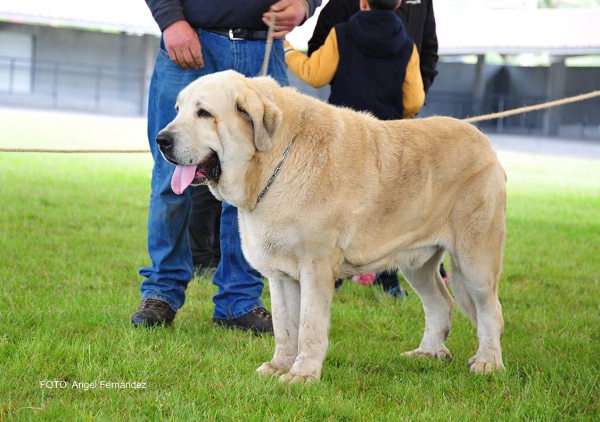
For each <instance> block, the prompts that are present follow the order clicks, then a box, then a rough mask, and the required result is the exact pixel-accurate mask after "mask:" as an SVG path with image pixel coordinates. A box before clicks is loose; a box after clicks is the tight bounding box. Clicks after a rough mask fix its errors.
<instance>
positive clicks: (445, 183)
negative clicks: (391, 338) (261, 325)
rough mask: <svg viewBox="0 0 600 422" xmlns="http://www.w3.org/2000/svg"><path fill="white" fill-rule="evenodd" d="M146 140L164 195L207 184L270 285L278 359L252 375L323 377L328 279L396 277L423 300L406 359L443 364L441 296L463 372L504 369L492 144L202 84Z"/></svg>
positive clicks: (292, 94)
mask: <svg viewBox="0 0 600 422" xmlns="http://www.w3.org/2000/svg"><path fill="white" fill-rule="evenodd" d="M176 109H177V111H178V113H177V117H176V118H175V119H174V120H173V121H172V122H171V123H170V124H169V125H168V126H167V127H166V128H164V129H163V130H162V131H161V132H160V133H159V134H158V137H157V139H156V141H157V142H158V144H159V146H160V150H161V152H162V154H163V156H164V158H165V159H166V160H167V161H169V162H171V163H173V164H175V165H177V168H176V170H175V173H174V176H173V179H172V187H173V190H174V191H175V192H176V193H181V192H182V191H183V190H184V189H185V188H186V187H187V186H188V185H190V184H208V186H209V187H210V190H211V191H212V193H213V194H214V195H215V196H216V197H217V198H218V199H220V200H225V201H227V202H228V203H230V204H232V205H234V206H236V207H237V208H238V210H239V226H240V231H241V238H242V247H243V251H244V254H245V256H246V258H247V260H248V261H249V262H250V264H251V265H252V266H253V267H255V268H256V269H257V270H258V271H260V272H261V274H263V275H264V276H266V277H268V279H269V284H270V291H271V302H272V312H273V328H274V332H275V342H276V347H275V354H274V356H273V359H272V360H271V361H270V362H266V363H263V364H262V365H261V366H260V367H259V368H258V372H260V373H261V374H273V375H281V379H282V380H284V381H311V380H317V379H319V377H320V375H321V369H322V366H323V360H324V359H325V353H326V351H327V345H328V331H329V320H330V308H331V302H332V298H333V293H334V280H335V279H336V278H340V277H346V276H350V275H352V274H360V273H373V272H377V271H381V270H384V269H388V268H399V269H400V270H401V272H402V274H403V275H404V276H405V277H406V279H407V281H408V282H409V283H410V285H411V286H412V287H413V289H414V290H415V292H416V293H417V294H418V295H419V297H420V298H421V300H422V302H423V308H424V310H425V333H424V335H423V339H422V340H421V344H420V345H419V347H418V348H417V349H415V350H412V351H409V352H406V353H405V355H407V356H431V357H435V358H437V359H451V355H450V352H449V350H448V349H447V348H446V346H445V344H444V343H445V340H446V338H447V337H448V333H449V331H450V322H451V319H452V307H453V299H452V296H451V295H450V293H449V292H448V290H447V288H446V286H445V284H444V282H443V281H442V278H441V277H440V275H439V271H438V268H439V265H440V261H441V260H442V257H443V255H444V253H448V254H449V256H450V258H451V261H452V272H451V280H452V283H451V287H452V291H453V293H454V297H455V299H456V301H457V302H458V304H459V305H460V306H461V308H462V309H463V310H464V311H465V313H466V314H467V315H468V316H469V318H470V319H471V320H472V321H473V323H474V324H475V325H476V326H477V337H478V338H479V348H478V350H477V353H476V354H475V356H473V357H472V358H471V359H470V360H469V362H468V364H469V367H470V369H471V371H473V372H490V371H495V370H500V369H502V368H503V364H502V352H501V348H500V337H501V336H502V331H503V326H504V323H503V319H502V309H501V306H500V303H499V302H498V278H499V274H500V267H501V261H502V249H503V243H504V235H505V207H506V192H505V173H504V171H503V169H502V167H501V165H500V163H499V162H498V159H497V157H496V154H495V152H494V151H493V150H492V147H491V146H490V142H489V140H488V139H487V138H486V137H485V136H484V135H483V134H482V133H481V132H480V131H479V130H478V129H477V128H475V127H473V126H471V125H469V124H466V123H463V122H460V121H458V120H456V119H452V118H446V117H432V118H427V119H416V120H398V121H380V120H377V119H375V118H374V117H372V116H371V115H369V114H366V113H359V112H355V111H352V110H350V109H344V108H339V107H334V106H331V105H328V104H325V103H323V102H321V101H318V100H316V99H314V98H311V97H308V96H306V95H303V94H300V93H299V92H297V91H296V90H295V89H293V88H282V87H280V86H279V85H278V84H277V83H276V82H275V81H274V80H273V79H271V78H268V77H258V78H245V77H243V76H242V75H240V74H238V73H236V72H233V71H227V72H221V73H216V74H213V75H209V76H205V77H202V78H200V79H198V80H197V81H195V82H193V83H192V84H190V85H189V86H188V87H186V88H185V89H184V90H183V91H182V92H181V93H180V95H179V97H178V100H177V105H176Z"/></svg>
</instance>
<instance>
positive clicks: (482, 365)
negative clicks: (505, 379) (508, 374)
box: [467, 355, 504, 374]
mask: <svg viewBox="0 0 600 422" xmlns="http://www.w3.org/2000/svg"><path fill="white" fill-rule="evenodd" d="M467 365H468V367H469V370H470V371H471V372H475V373H477V374H488V373H490V372H497V371H502V370H503V369H504V364H503V363H502V359H501V358H500V359H496V358H493V357H492V358H487V359H486V358H483V357H480V356H478V355H475V356H473V357H472V358H471V359H469V362H468V364H467Z"/></svg>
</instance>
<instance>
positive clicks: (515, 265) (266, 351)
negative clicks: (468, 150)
mask: <svg viewBox="0 0 600 422" xmlns="http://www.w3.org/2000/svg"><path fill="white" fill-rule="evenodd" d="M34 115H35V116H37V117H36V118H34V119H33V120H35V122H34V123H32V118H31V115H29V114H28V115H24V114H19V113H15V114H11V113H8V112H6V111H4V112H3V113H2V114H0V133H2V135H1V136H0V146H5V147H6V146H10V147H14V146H15V143H16V145H17V146H34V147H59V146H60V147H64V146H74V147H76V148H82V147H89V148H109V147H116V148H120V147H122V148H144V147H146V141H145V139H144V138H145V135H144V127H143V121H141V120H139V119H130V120H128V119H116V120H115V119H108V118H96V117H91V116H84V115H82V116H77V117H71V116H67V115H61V114H51V115H48V114H44V113H39V114H34ZM24 127H25V128H24ZM73 127H75V128H77V129H76V131H75V132H74V131H73V130H71V129H72V128H73ZM499 155H500V159H501V161H502V163H503V165H504V166H505V169H506V171H507V174H508V189H509V191H508V194H509V201H508V221H507V229H508V236H507V242H506V249H505V259H504V267H503V274H502V279H501V283H500V300H501V302H502V304H503V308H504V318H505V324H506V327H505V335H504V338H503V348H504V358H505V365H506V371H504V372H503V373H500V374H494V375H491V376H477V375H473V374H470V373H469V372H468V370H467V367H466V362H467V360H468V358H469V357H471V356H472V355H473V354H474V353H475V350H476V347H477V340H476V334H475V329H474V327H472V326H471V324H470V323H469V322H468V320H467V319H466V318H465V317H464V316H463V315H462V314H461V313H460V312H459V311H458V310H455V313H454V324H453V330H452V333H451V335H450V338H449V339H448V342H447V345H448V348H449V349H450V351H451V352H452V353H453V355H454V360H453V361H452V362H450V363H447V362H437V361H432V360H423V359H410V358H405V357H401V356H399V354H400V352H402V351H406V350H409V349H413V348H415V347H417V346H418V344H419V341H420V338H421V334H422V329H423V325H424V321H423V312H422V308H421V304H420V301H419V300H418V298H417V297H416V295H415V294H414V293H413V294H411V295H410V296H409V297H408V298H405V299H401V300H397V301H395V300H393V299H391V298H389V297H387V296H385V295H381V294H379V293H378V292H377V291H376V290H374V289H373V288H369V287H363V286H359V285H356V284H353V283H346V284H345V285H344V287H343V289H342V290H341V291H340V292H339V293H338V294H337V296H336V299H335V301H334V305H333V311H332V328H331V335H330V340H331V345H330V349H329V352H328V355H327V358H326V360H325V366H324V370H323V376H322V381H321V382H320V383H315V384H310V385H284V384H280V383H279V382H278V381H277V380H275V379H270V378H267V379H263V378H260V377H259V376H258V375H257V374H256V372H255V369H256V367H258V366H259V365H260V364H261V363H262V362H263V361H265V360H268V359H270V358H271V355H272V352H273V347H274V341H273V338H272V337H269V336H264V337H256V336H252V335H250V334H248V333H243V332H233V331H227V330H223V329H218V328H214V327H212V325H211V323H210V320H211V315H212V302H211V299H210V297H211V295H212V294H213V293H214V292H215V287H214V286H213V285H212V284H211V283H210V281H209V280H205V279H201V280H194V281H193V282H192V283H191V284H190V287H189V289H188V298H187V302H186V305H185V306H184V307H183V308H182V309H181V311H180V312H179V313H178V316H177V319H176V321H175V324H174V326H173V327H172V328H171V329H153V330H144V329H134V328H132V327H131V325H130V324H129V316H130V314H131V313H132V312H133V311H134V310H135V309H136V308H137V305H138V303H139V283H140V281H141V278H140V277H139V276H138V275H137V270H138V269H139V267H140V266H142V265H147V264H148V258H147V254H146V249H145V236H146V215H147V204H148V198H149V184H150V171H151V160H150V158H149V157H148V156H147V155H145V154H143V155H139V154H138V155H55V154H12V153H0V169H1V170H2V171H0V186H1V188H0V189H1V190H0V192H1V195H0V421H3V420H40V419H41V420H61V421H62V420H107V421H112V420H132V421H142V420H149V421H155V420H178V421H179V420H198V421H204V420H215V421H289V420H298V421H325V420H332V421H363V420H364V421H384V420H389V421H405V420H406V421H416V420H423V421H441V420H455V421H470V420H473V421H475V420H477V421H487V420H494V421H498V420H501V421H504V420H506V421H516V420H518V421H522V420H531V421H562V420H577V421H580V420H590V421H592V420H594V421H595V420H598V417H599V412H600V408H599V403H600V394H599V391H600V388H599V387H600V386H599V374H600V318H599V311H600V276H599V274H600V258H599V257H600V161H591V160H589V161H588V160H576V159H568V158H555V157H542V156H533V155H527V154H518V153H509V152H502V153H500V154H499ZM264 300H265V303H266V304H267V305H268V304H269V299H268V285H267V289H266V291H265V298H264ZM53 381H55V382H56V384H58V385H55V386H53V385H52V382H53ZM61 383H62V384H61ZM94 383H95V384H94ZM121 383H122V384H121ZM126 383H129V384H126ZM136 383H139V384H136ZM62 386H64V388H62ZM49 387H52V388H49Z"/></svg>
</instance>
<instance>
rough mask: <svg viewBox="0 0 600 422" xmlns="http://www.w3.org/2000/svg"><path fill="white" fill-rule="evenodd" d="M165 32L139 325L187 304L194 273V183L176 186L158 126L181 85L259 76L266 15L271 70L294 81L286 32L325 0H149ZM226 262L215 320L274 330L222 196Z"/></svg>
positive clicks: (163, 320) (152, 98) (217, 280)
mask: <svg viewBox="0 0 600 422" xmlns="http://www.w3.org/2000/svg"><path fill="white" fill-rule="evenodd" d="M146 3H147V4H148V7H149V8H150V10H151V12H152V15H153V16H154V19H155V20H156V22H157V23H158V26H159V27H160V29H161V31H162V32H163V36H162V37H161V42H160V49H159V51H158V55H157V58H156V63H155V66H154V72H153V74H152V81H151V83H150V93H149V104H148V139H149V142H150V149H151V151H152V156H153V158H154V168H153V170H152V185H151V189H152V192H151V196H150V210H149V217H148V253H149V255H150V259H151V261H152V266H150V267H143V268H141V269H140V275H142V276H143V277H145V278H146V279H145V280H144V281H143V282H142V285H141V287H140V290H141V293H142V301H141V304H140V307H139V309H138V310H137V311H136V312H135V313H134V314H133V315H132V316H131V322H132V324H133V325H135V326H138V325H143V326H156V325H170V324H171V323H172V322H173V319H174V318H175V313H176V312H177V310H178V309H179V308H181V307H182V306H183V303H184V301H185V290H186V288H187V285H188V283H189V282H190V280H191V279H192V277H193V264H192V255H191V250H190V239H189V232H188V226H189V215H190V204H191V196H192V192H191V189H187V190H186V191H185V192H183V194H182V195H176V194H175V193H174V192H173V191H172V189H171V177H172V175H173V171H174V170H175V166H173V165H172V164H169V163H167V162H166V161H165V160H164V159H163V157H162V155H161V154H160V152H159V151H158V148H157V145H156V142H155V139H156V135H157V134H158V132H159V131H160V130H161V129H163V128H164V127H165V126H166V125H167V124H168V123H169V122H170V121H171V120H173V119H174V118H175V115H176V111H175V108H174V107H175V102H176V99H177V95H178V94H179V92H180V91H181V90H182V89H183V88H184V87H186V86H187V85H188V84H189V83H191V82H192V81H194V80H196V79H197V78H199V77H201V76H204V75H207V74H211V73H214V72H219V71H223V70H230V69H233V70H236V71H238V72H239V73H242V74H244V75H246V76H257V75H258V73H259V71H260V68H261V66H262V62H263V59H264V55H265V45H266V38H267V23H268V22H269V21H270V19H271V15H273V14H274V15H275V29H274V33H273V36H274V38H277V39H276V40H275V41H274V42H273V50H272V53H271V56H270V58H269V66H268V74H269V75H270V76H272V77H273V78H274V79H275V80H277V81H278V82H279V83H280V84H281V85H288V80H287V74H286V67H285V58H284V53H283V41H282V39H281V38H282V37H283V36H285V34H287V33H288V32H290V31H291V30H292V29H293V28H294V27H296V26H297V25H299V24H301V23H302V22H303V21H304V20H305V19H306V18H308V17H309V16H311V15H312V14H313V13H314V11H315V8H316V7H317V6H319V5H320V3H321V1H320V0H308V1H307V0H279V1H278V2H274V1H273V0H257V1H251V2H249V1H246V0H229V1H223V0H195V1H194V0H146ZM221 256H222V257H221V262H220V263H219V266H218V267H217V271H216V273H215V275H214V279H213V283H214V284H215V285H216V286H217V287H218V292H217V294H216V295H215V296H214V297H213V301H214V303H215V310H214V315H213V323H214V324H215V325H222V326H226V327H229V328H240V329H245V330H251V331H253V332H272V331H273V324H272V322H271V314H270V313H269V312H268V311H267V310H266V309H265V308H264V307H263V304H262V302H261V300H260V296H261V295H262V291H263V282H262V279H261V276H260V274H258V273H257V272H256V271H255V270H254V269H252V268H251V267H250V265H249V264H248V263H247V262H246V259H245V258H244V256H243V254H242V250H241V241H240V235H239V230H238V220H237V209H236V208H235V207H233V206H231V205H229V204H227V203H226V202H223V210H222V214H221Z"/></svg>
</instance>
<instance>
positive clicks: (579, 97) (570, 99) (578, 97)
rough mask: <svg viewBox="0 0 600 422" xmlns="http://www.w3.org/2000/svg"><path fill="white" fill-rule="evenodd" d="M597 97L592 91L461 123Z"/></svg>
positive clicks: (477, 117)
mask: <svg viewBox="0 0 600 422" xmlns="http://www.w3.org/2000/svg"><path fill="white" fill-rule="evenodd" d="M598 96H600V91H593V92H589V93H587V94H581V95H575V96H574V97H567V98H563V99H562V100H555V101H549V102H547V103H542V104H537V105H532V106H527V107H519V108H515V109H512V110H506V111H501V112H499V113H492V114H485V115H483V116H476V117H468V118H466V119H462V120H463V122H467V123H473V122H480V121H482V120H491V119H497V118H499V117H506V116H512V115H514V114H521V113H527V112H528V111H534V110H541V109H544V108H550V107H555V106H559V105H563V104H569V103H574V102H576V101H583V100H589V99H590V98H594V97H598Z"/></svg>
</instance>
